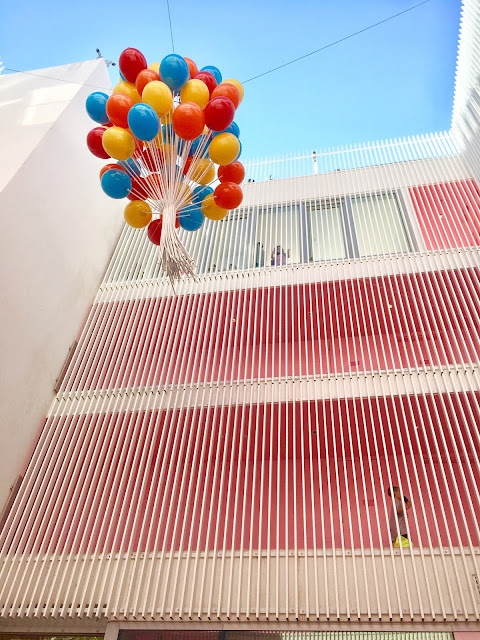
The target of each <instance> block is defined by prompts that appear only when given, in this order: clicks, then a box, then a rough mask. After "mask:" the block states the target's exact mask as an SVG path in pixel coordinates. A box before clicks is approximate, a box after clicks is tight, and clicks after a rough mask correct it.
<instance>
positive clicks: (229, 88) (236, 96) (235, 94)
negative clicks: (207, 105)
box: [211, 82, 240, 109]
mask: <svg viewBox="0 0 480 640" xmlns="http://www.w3.org/2000/svg"><path fill="white" fill-rule="evenodd" d="M218 96H225V98H230V100H231V101H232V102H233V106H234V107H235V109H237V108H238V105H239V104H240V92H239V91H238V89H237V87H236V86H235V85H233V84H227V83H226V82H222V84H219V85H218V86H217V87H215V89H214V90H213V91H212V96H211V97H212V98H217V97H218Z"/></svg>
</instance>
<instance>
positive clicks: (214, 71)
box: [200, 65, 222, 84]
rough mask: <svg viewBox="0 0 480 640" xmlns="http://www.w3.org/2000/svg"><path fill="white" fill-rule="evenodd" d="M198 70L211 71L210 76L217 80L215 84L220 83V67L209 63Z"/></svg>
mask: <svg viewBox="0 0 480 640" xmlns="http://www.w3.org/2000/svg"><path fill="white" fill-rule="evenodd" d="M200 71H207V72H208V73H211V74H212V76H213V77H214V78H215V80H216V81H217V84H220V83H221V81H222V74H221V73H220V69H217V67H213V66H211V65H209V66H208V67H203V69H200Z"/></svg>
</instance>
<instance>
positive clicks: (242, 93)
mask: <svg viewBox="0 0 480 640" xmlns="http://www.w3.org/2000/svg"><path fill="white" fill-rule="evenodd" d="M223 82H224V83H225V84H233V85H234V86H235V87H237V89H238V93H239V94H240V102H241V101H242V100H243V96H244V94H245V91H244V89H243V85H242V83H241V82H239V81H238V80H234V79H233V78H228V79H227V80H224V81H223Z"/></svg>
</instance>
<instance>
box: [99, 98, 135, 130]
mask: <svg viewBox="0 0 480 640" xmlns="http://www.w3.org/2000/svg"><path fill="white" fill-rule="evenodd" d="M134 104H135V103H134V101H133V100H132V99H131V98H129V97H128V96H126V95H125V94H124V93H114V94H112V95H111V96H110V97H109V99H108V100H107V105H106V109H107V116H108V117H109V118H110V121H111V122H112V123H113V124H114V125H116V126H117V127H123V128H124V129H126V128H127V127H128V120H127V117H128V112H129V111H130V107H133V105H134Z"/></svg>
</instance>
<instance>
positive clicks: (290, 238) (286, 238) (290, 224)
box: [254, 205, 300, 267]
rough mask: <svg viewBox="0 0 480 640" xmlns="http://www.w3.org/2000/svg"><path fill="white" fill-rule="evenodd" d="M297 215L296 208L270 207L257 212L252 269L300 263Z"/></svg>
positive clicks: (286, 206) (285, 206) (289, 206)
mask: <svg viewBox="0 0 480 640" xmlns="http://www.w3.org/2000/svg"><path fill="white" fill-rule="evenodd" d="M298 226H299V214H298V207H297V206H296V205H294V206H291V205H272V206H269V207H264V208H263V207H262V208H260V209H259V211H258V218H257V225H256V231H257V232H256V234H255V237H256V242H255V245H254V266H255V267H263V266H268V265H273V266H276V265H278V266H281V265H286V264H295V263H298V262H300V234H299V232H298Z"/></svg>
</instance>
